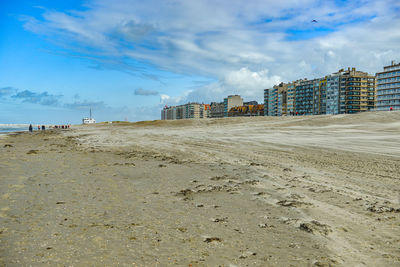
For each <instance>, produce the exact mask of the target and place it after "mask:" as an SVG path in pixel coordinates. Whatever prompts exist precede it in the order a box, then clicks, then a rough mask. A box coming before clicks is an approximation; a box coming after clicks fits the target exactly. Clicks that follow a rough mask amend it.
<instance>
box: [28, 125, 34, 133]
mask: <svg viewBox="0 0 400 267" xmlns="http://www.w3.org/2000/svg"><path fill="white" fill-rule="evenodd" d="M29 131H30V132H32V131H33V127H32V124H29Z"/></svg>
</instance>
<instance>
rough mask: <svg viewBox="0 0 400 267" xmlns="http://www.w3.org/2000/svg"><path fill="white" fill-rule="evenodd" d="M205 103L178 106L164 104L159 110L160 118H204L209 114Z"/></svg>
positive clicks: (209, 108) (208, 107) (208, 108)
mask: <svg viewBox="0 0 400 267" xmlns="http://www.w3.org/2000/svg"><path fill="white" fill-rule="evenodd" d="M210 111H211V107H210V105H207V104H199V103H187V104H184V105H180V106H171V107H168V106H165V107H164V108H163V110H162V111H161V119H162V120H180V119H205V118H209V117H210V114H211V112H210Z"/></svg>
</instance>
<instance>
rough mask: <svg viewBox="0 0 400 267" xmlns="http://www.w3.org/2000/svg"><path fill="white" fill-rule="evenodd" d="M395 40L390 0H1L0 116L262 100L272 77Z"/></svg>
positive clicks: (397, 26)
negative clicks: (227, 99) (233, 99)
mask: <svg viewBox="0 0 400 267" xmlns="http://www.w3.org/2000/svg"><path fill="white" fill-rule="evenodd" d="M313 20H316V21H317V22H312V21H313ZM399 44H400V1H398V0H382V1H379V0H377V1H372V0H371V1H370V0H357V1H356V0H355V1H343V0H332V1H322V0H319V1H313V0H285V1H276V0H262V1H261V0H252V1H245V0H229V1H228V0H192V1H188V0H147V1H142V0H138V1H136V0H83V1H80V0H69V1H54V0H25V1H22V0H0V64H1V65H0V66H1V67H0V124H1V123H46V124H66V123H71V124H77V123H81V120H82V118H83V117H87V116H89V110H90V109H91V110H92V113H93V117H94V118H95V119H96V120H97V121H98V122H100V121H115V120H120V121H123V120H128V121H141V120H156V119H160V111H161V109H162V108H163V107H164V106H165V105H178V104H184V103H187V102H199V103H210V102H212V101H216V102H221V101H223V98H224V97H226V96H228V95H231V94H240V95H241V96H242V97H243V98H244V100H245V101H251V100H257V101H259V102H260V103H262V102H263V89H265V88H269V87H271V86H273V85H274V84H278V83H280V82H289V81H293V80H297V79H300V78H308V79H312V78H317V77H323V76H325V75H328V74H330V73H333V72H335V71H338V70H339V69H341V68H347V67H356V68H357V69H358V70H361V71H366V72H369V73H371V74H375V73H376V72H379V71H382V70H383V66H386V65H389V64H390V63H391V61H392V60H394V61H397V62H400V45H399Z"/></svg>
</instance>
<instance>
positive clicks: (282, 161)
mask: <svg viewBox="0 0 400 267" xmlns="http://www.w3.org/2000/svg"><path fill="white" fill-rule="evenodd" d="M371 116H372V117H371ZM354 118H355V119H356V120H354V121H353V119H354ZM293 123H295V125H293ZM153 124H154V125H152V124H151V123H150V125H149V124H145V123H140V124H137V125H117V124H110V125H93V126H85V127H79V126H77V127H74V128H71V129H69V130H67V131H56V130H51V131H47V130H46V132H44V133H41V134H39V133H35V132H34V133H33V134H28V133H22V134H17V135H11V136H9V137H8V138H6V139H1V138H0V149H1V153H0V162H1V165H0V166H1V168H2V170H3V171H2V172H0V181H1V184H0V185H1V186H0V239H1V242H2V244H3V245H2V247H1V248H0V265H1V264H4V265H28V264H50V265H60V264H62V265H93V264H97V265H104V266H106V265H108V266H110V265H115V264H117V263H118V264H120V265H122V266H124V265H126V266H132V265H133V266H135V265H138V266H154V265H160V266H165V265H173V264H176V265H179V266H188V265H192V266H210V265H211V266H216V265H224V266H229V265H236V266H244V265H252V266H282V265H286V266H288V265H319V266H321V265H322V266H324V265H325V266H329V265H331V266H337V265H338V266H340V265H358V264H364V265H367V266H377V265H380V266H388V265H392V266H393V265H397V264H400V251H399V249H398V248H399V245H400V240H399V239H398V238H397V233H398V232H399V231H400V195H399V192H400V191H399V190H400V188H399V185H398V180H399V179H400V177H399V174H398V169H399V168H400V164H399V161H398V152H396V151H397V149H399V146H400V142H398V139H399V137H398V134H396V133H398V132H399V130H400V120H399V119H397V117H396V116H393V117H390V118H386V119H384V120H383V119H382V117H380V115H379V114H378V115H376V114H375V115H374V114H372V115H371V114H370V115H368V114H367V115H365V116H364V115H363V116H355V117H351V118H349V117H346V118H330V117H324V118H321V117H319V118H305V119H304V118H303V120H302V121H301V122H300V121H299V120H297V119H290V118H287V119H284V120H277V119H273V118H272V119H271V118H268V119H265V120H262V119H250V120H241V119H234V120H218V121H214V120H209V121H206V122H202V121H200V122H199V121H185V122H183V123H182V122H172V123H168V122H164V123H163V124H162V126H159V125H158V124H157V123H153ZM222 125H223V127H221V126H222ZM293 126H295V127H293ZM249 129H250V130H249ZM318 129H324V131H325V132H321V131H320V130H318ZM159 130H162V131H159ZM276 135H278V136H280V137H281V138H275V136H276ZM342 135H343V136H345V137H346V138H347V139H342V138H341V136H342ZM291 138H297V139H293V140H292V139H291ZM353 139H354V140H357V142H356V141H352V143H351V144H352V146H349V143H348V141H347V140H353ZM295 140H298V141H299V143H298V144H297V146H294V145H293V144H294V141H295ZM308 140H313V142H312V143H309V141H308ZM334 144H335V145H336V146H337V148H338V149H331V148H329V147H330V146H331V145H334ZM363 145H368V147H369V148H368V149H365V150H364V149H363ZM389 146H391V147H392V150H387V149H386V147H389ZM380 150H385V151H386V152H385V153H386V154H385V155H383V154H374V153H372V152H374V151H380ZM399 150H400V149H399ZM21 255H23V257H22V256H21Z"/></svg>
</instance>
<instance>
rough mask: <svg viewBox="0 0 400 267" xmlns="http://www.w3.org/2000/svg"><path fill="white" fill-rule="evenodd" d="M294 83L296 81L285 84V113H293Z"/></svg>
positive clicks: (295, 83)
mask: <svg viewBox="0 0 400 267" xmlns="http://www.w3.org/2000/svg"><path fill="white" fill-rule="evenodd" d="M296 85H297V81H295V82H291V83H288V85H287V104H286V109H287V110H286V114H288V115H294V103H295V98H296Z"/></svg>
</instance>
